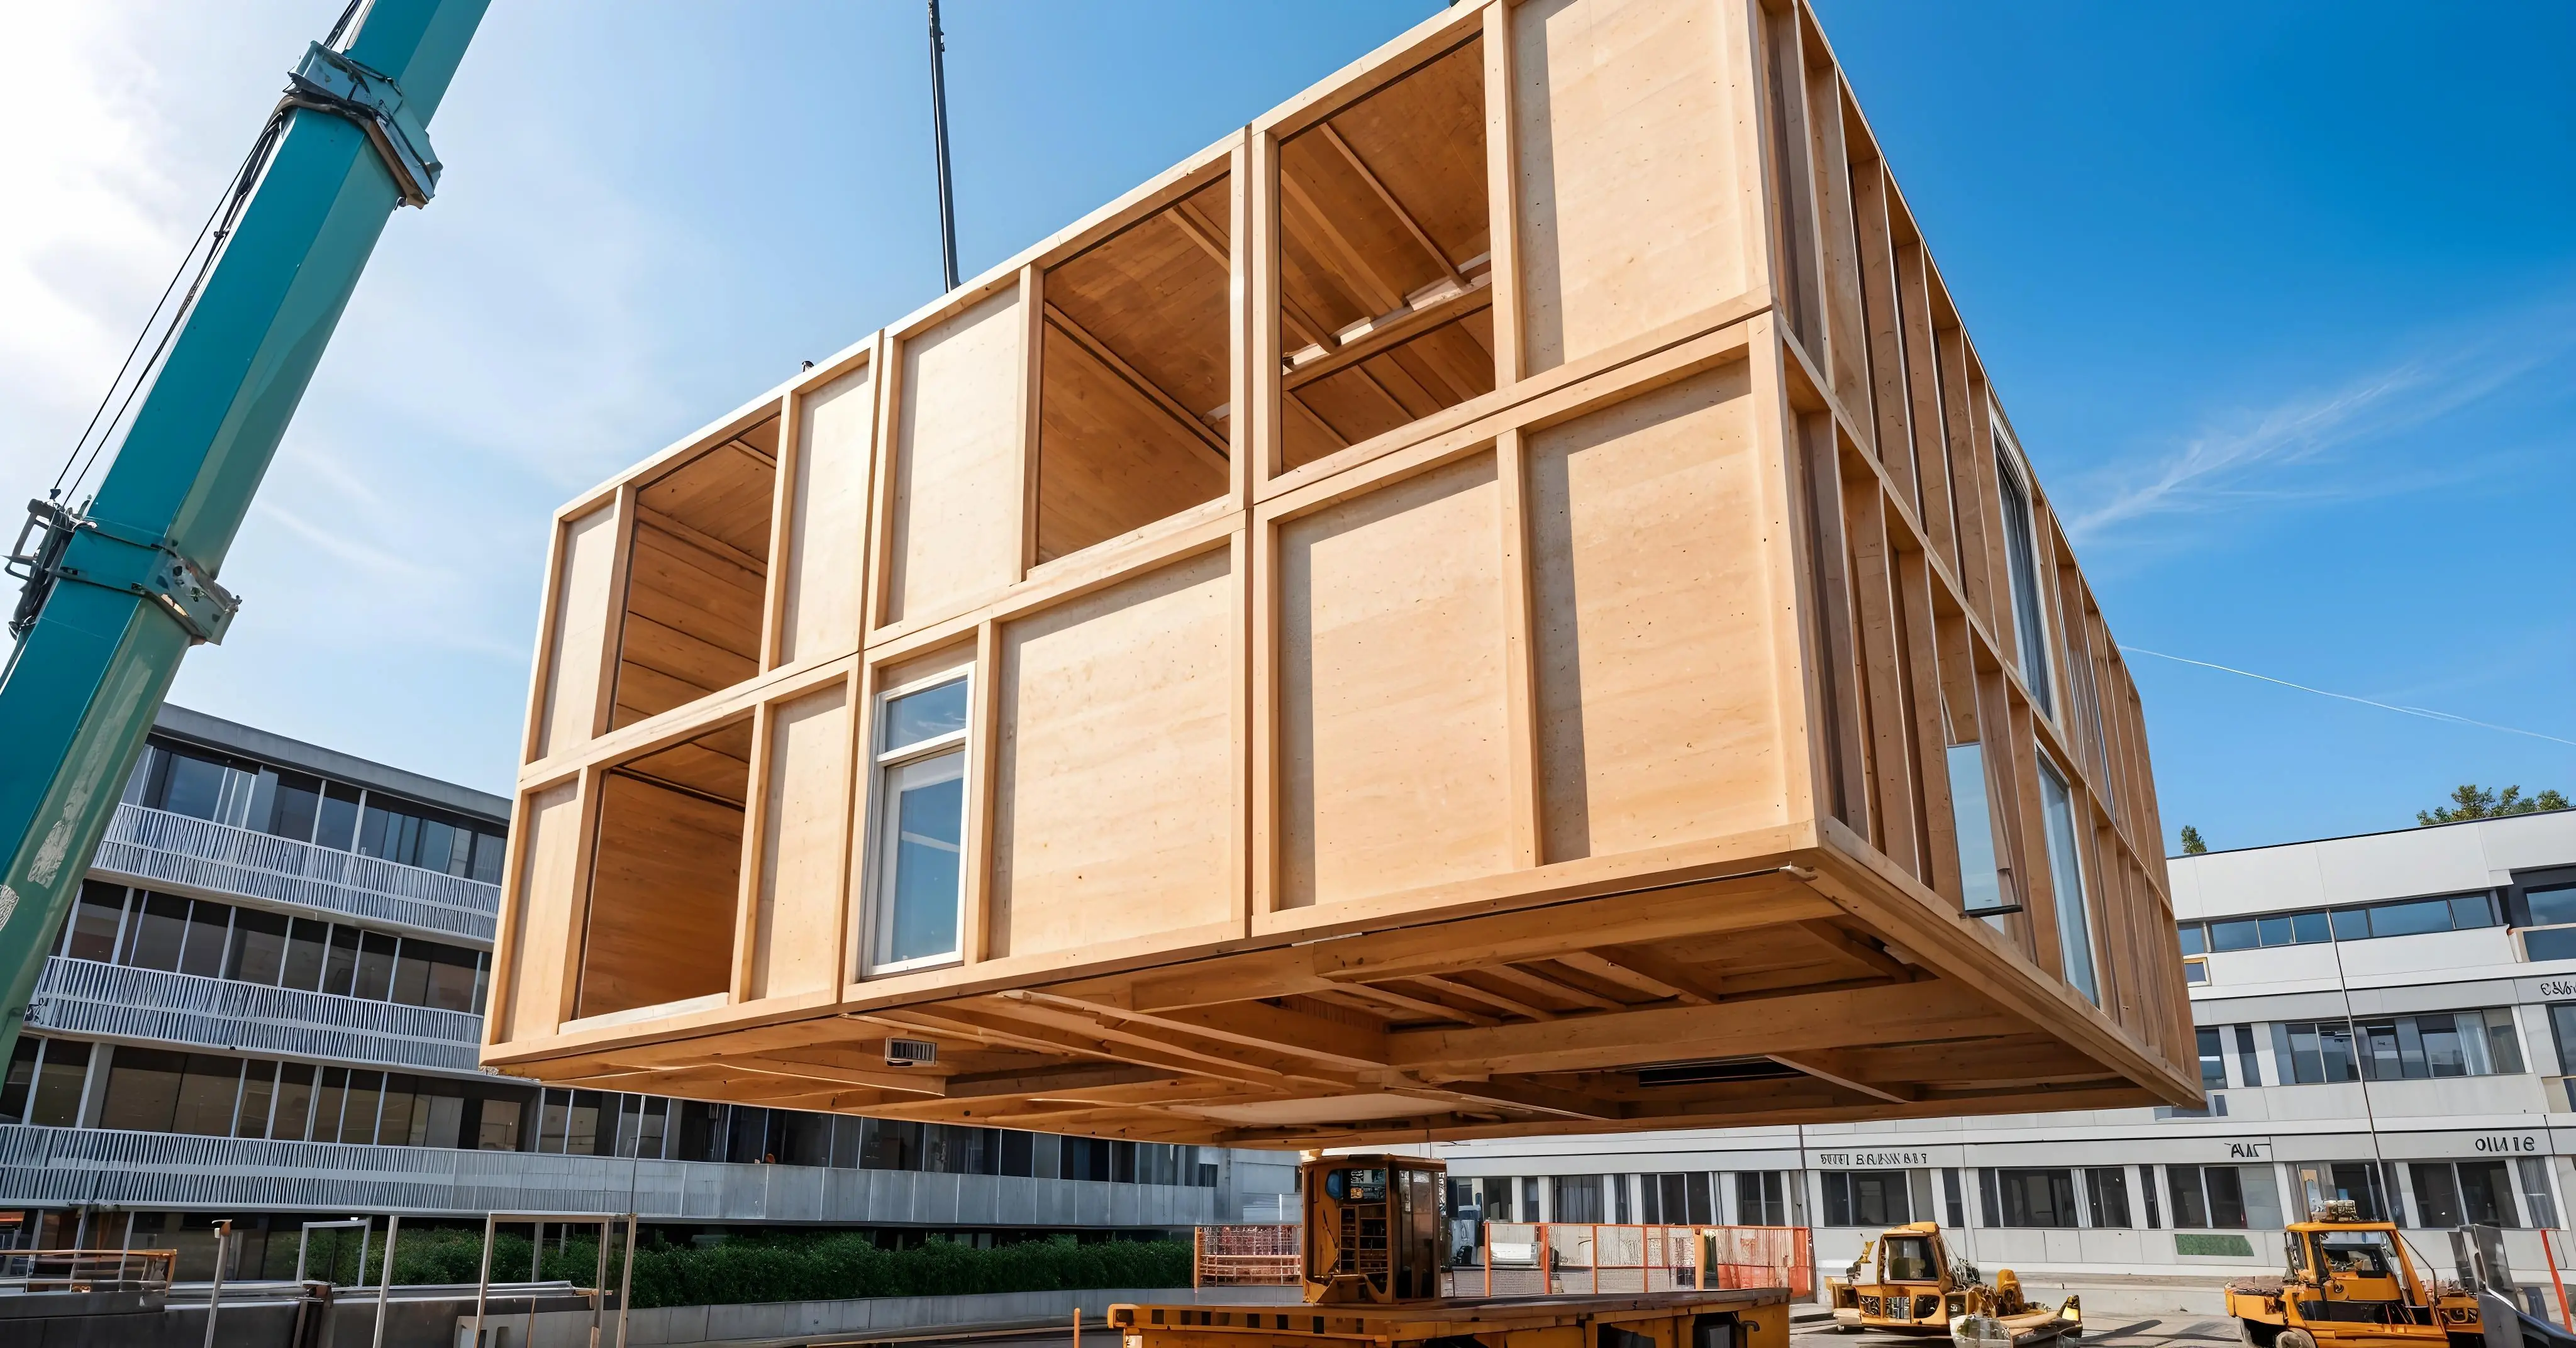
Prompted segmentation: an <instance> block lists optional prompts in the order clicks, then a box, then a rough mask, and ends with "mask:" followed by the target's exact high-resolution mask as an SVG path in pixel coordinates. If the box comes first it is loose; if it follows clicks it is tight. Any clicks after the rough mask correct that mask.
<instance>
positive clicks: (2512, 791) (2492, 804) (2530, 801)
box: [2415, 782, 2567, 826]
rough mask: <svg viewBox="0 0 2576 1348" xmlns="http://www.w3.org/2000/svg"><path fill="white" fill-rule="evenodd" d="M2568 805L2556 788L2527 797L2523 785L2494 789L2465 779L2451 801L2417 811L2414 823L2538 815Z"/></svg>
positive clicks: (2453, 822)
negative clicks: (2499, 789) (2523, 792)
mask: <svg viewBox="0 0 2576 1348" xmlns="http://www.w3.org/2000/svg"><path fill="white" fill-rule="evenodd" d="M2566 808H2567V797H2566V796H2564V795H2562V794H2560V793H2559V792H2557V791H2555V790H2548V791H2543V792H2541V793H2540V794H2538V795H2536V796H2525V795H2523V794H2522V788H2521V787H2520V786H2508V787H2506V788H2505V789H2504V790H2502V791H2491V790H2489V789H2487V788H2485V787H2482V786H2479V785H2477V784H2476V783H2474V782H2463V783H2461V784H2460V785H2459V786H2458V787H2457V788H2455V789H2454V790H2453V791H2452V792H2451V803H2450V804H2448V805H2436V806H2434V807H2433V808H2432V809H2429V810H2417V811H2416V812H2415V822H2416V824H2417V825H2418V826H2421V825H2426V824H2456V823H2458V822H2460V821H2461V820H2463V819H2499V818H2502V817H2504V816H2505V815H2509V814H2538V813H2540V812H2541V811H2543V810H2563V809H2566Z"/></svg>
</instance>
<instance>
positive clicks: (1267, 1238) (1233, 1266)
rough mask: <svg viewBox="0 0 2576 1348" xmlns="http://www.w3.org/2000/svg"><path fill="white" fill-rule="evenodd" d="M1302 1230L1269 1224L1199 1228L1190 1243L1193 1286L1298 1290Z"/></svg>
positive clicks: (1301, 1270) (1191, 1283)
mask: <svg viewBox="0 0 2576 1348" xmlns="http://www.w3.org/2000/svg"><path fill="white" fill-rule="evenodd" d="M1299 1229H1300V1228H1298V1227H1296V1226H1293V1225H1286V1226H1282V1225H1274V1224H1270V1223H1258V1224H1247V1225H1240V1226H1202V1227H1199V1228H1198V1229H1197V1231H1196V1233H1195V1234H1194V1235H1193V1236H1192V1238H1191V1242H1190V1244H1191V1251H1192V1254H1191V1260H1190V1265H1191V1270H1192V1271H1191V1274H1190V1286H1192V1287H1228V1286H1233V1287H1245V1286H1261V1287H1292V1286H1295V1285H1296V1283H1297V1281H1298V1278H1299V1275H1300V1274H1301V1273H1303V1271H1304V1270H1303V1269H1302V1268H1301V1267H1300V1265H1299V1262H1298V1245H1297V1238H1298V1232H1299Z"/></svg>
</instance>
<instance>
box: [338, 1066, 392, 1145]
mask: <svg viewBox="0 0 2576 1348" xmlns="http://www.w3.org/2000/svg"><path fill="white" fill-rule="evenodd" d="M384 1085H385V1074H384V1073H382V1072H364V1071H359V1070H357V1069H355V1068H352V1069H350V1072H349V1096H348V1099H347V1100H346V1101H344V1102H343V1103H342V1105H341V1107H340V1140H341V1141H343V1142H355V1143H358V1144H360V1145H365V1144H366V1143H370V1142H373V1141H375V1140H376V1106H377V1104H378V1102H379V1100H380V1099H381V1098H382V1096H383V1094H384Z"/></svg>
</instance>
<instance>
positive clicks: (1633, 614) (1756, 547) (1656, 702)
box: [1529, 363, 1786, 861]
mask: <svg viewBox="0 0 2576 1348" xmlns="http://www.w3.org/2000/svg"><path fill="white" fill-rule="evenodd" d="M1749 381H1750V374H1749V370H1748V367H1747V366H1746V365H1744V364H1742V363H1736V364H1731V365H1726V366H1721V367H1720V368H1718V369H1715V370H1711V371H1708V372H1707V373H1704V374H1701V375H1697V376H1694V377H1692V378H1690V379H1687V380H1684V381H1682V382H1680V383H1678V384H1673V385H1669V386H1667V387H1664V388H1661V389H1657V390H1654V391H1652V392H1649V393H1645V394H1643V395H1640V396H1638V397H1635V398H1631V399H1629V400H1628V401H1626V402H1622V403H1618V404H1614V405H1612V406H1610V407H1607V408H1603V409H1600V410H1598V411H1595V412H1592V413H1589V414H1587V415H1585V416H1582V417H1579V418H1577V419H1575V420H1573V421H1570V422H1567V423H1565V424H1563V425H1559V426H1553V427H1549V428H1547V429H1545V430H1541V431H1538V432H1535V433H1533V434H1531V436H1530V437H1529V446H1530V477H1531V481H1530V493H1529V494H1530V505H1531V510H1530V514H1531V521H1530V524H1531V535H1532V537H1531V550H1530V551H1531V559H1532V563H1533V570H1534V572H1535V575H1534V579H1533V591H1534V595H1535V599H1536V604H1535V608H1536V619H1537V628H1538V637H1537V645H1538V701H1539V740H1540V745H1539V765H1540V774H1541V776H1540V785H1541V790H1542V792H1543V796H1544V807H1543V808H1544V815H1545V826H1546V859H1547V860H1549V861H1564V860H1570V859H1573V858H1576V857H1587V856H1600V855H1606V854H1609V853H1613V852H1624V851H1630V850H1633V849H1637V848H1642V847H1653V846H1658V845H1662V844H1668V843H1674V842H1679V841H1682V840H1685V839H1692V838H1707V837H1714V836H1717V835H1720V834H1725V833H1729V832H1735V831H1740V830H1743V829H1748V828H1755V827H1762V826H1767V825H1775V824H1779V823H1783V822H1785V820H1786V804H1785V792H1786V785H1785V782H1784V778H1783V765H1782V763H1781V762H1780V756H1779V747H1778V742H1777V738H1776V737H1777V735H1778V733H1779V732H1778V724H1777V722H1778V717H1779V715H1780V698H1779V692H1778V688H1777V686H1776V683H1775V678H1776V675H1775V671H1774V669H1773V665H1772V659H1773V657H1772V650H1773V646H1772V638H1771V632H1770V627H1769V614H1770V608H1771V605H1772V602H1773V601H1772V597H1771V593H1770V591H1771V578H1770V577H1769V576H1768V575H1767V574H1766V572H1765V569H1764V568H1765V560H1764V559H1765V556H1766V553H1765V544H1764V538H1765V535H1766V534H1767V532H1768V531H1769V529H1770V527H1771V526H1770V515H1769V512H1768V511H1766V509H1765V505H1764V501H1763V499H1762V495H1761V491H1760V473H1761V463H1760V458H1759V451H1758V449H1757V447H1756V445H1755V443H1754V439H1753V426H1752V419H1753V417H1754V415H1755V400H1754V399H1753V398H1752V397H1751V396H1749Z"/></svg>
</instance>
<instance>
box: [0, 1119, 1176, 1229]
mask: <svg viewBox="0 0 2576 1348" xmlns="http://www.w3.org/2000/svg"><path fill="white" fill-rule="evenodd" d="M1219 1192H1220V1191H1218V1190H1215V1189H1202V1188H1198V1187H1196V1186H1192V1185H1172V1184H1116V1183H1110V1182H1107V1181H1103V1180H1066V1179H1028V1178H1021V1177H1018V1176H1009V1175H952V1174H939V1173H930V1172H924V1171H911V1170H843V1169H826V1168H823V1167H819V1166H798V1165H745V1164H734V1163H728V1162H721V1161H667V1160H637V1159H630V1158H625V1157H615V1156H567V1155H558V1154H548V1153H539V1152H518V1151H463V1150H457V1149H452V1148H447V1147H383V1146H367V1145H360V1144H356V1143H340V1142H280V1141H275V1140H263V1139H257V1138H231V1137H192V1136H187V1135H184V1134H177V1133H130V1132H120V1131H117V1130H114V1129H105V1128H51V1127H42V1126H36V1125H26V1124H13V1125H0V1207H29V1208H54V1207H120V1208H144V1209H153V1208H218V1209H221V1208H230V1209H236V1210H240V1211H271V1212H277V1211H287V1212H335V1211H336V1212H399V1213H403V1214H406V1215H428V1214H446V1213H476V1214H480V1213H485V1212H490V1211H493V1210H495V1209H509V1208H525V1207H535V1206H538V1205H545V1206H549V1207H553V1208H556V1209H558V1210H561V1211H588V1212H602V1211H610V1210H617V1211H628V1212H640V1213H642V1214H643V1215H644V1216H645V1217H646V1218H648V1219H651V1220H655V1221H769V1222H811V1223H818V1224H832V1225H846V1226H880V1225H882V1226H942V1227H954V1226H992V1227H1041V1226H1097V1227H1163V1228H1169V1229H1178V1228H1180V1227H1184V1226H1193V1225H1196V1224H1198V1223H1200V1222H1204V1221H1206V1220H1207V1219H1208V1218H1210V1217H1212V1216H1214V1215H1216V1205H1217V1198H1218V1195H1219Z"/></svg>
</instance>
